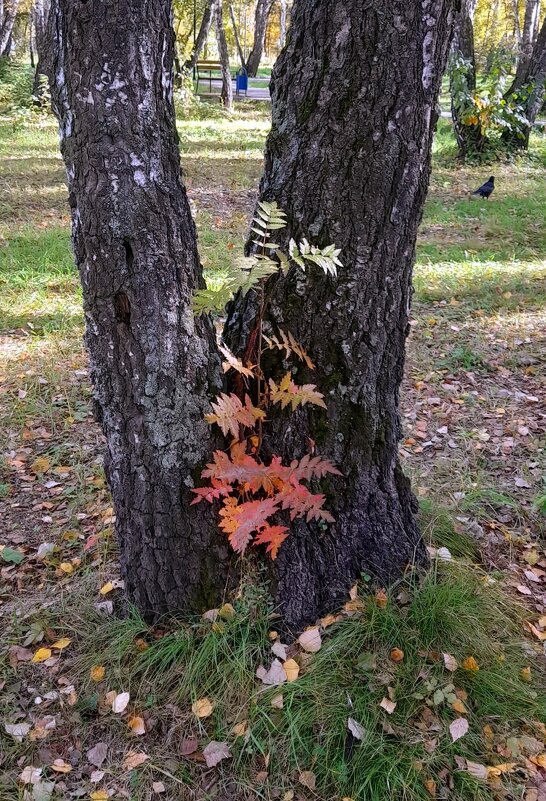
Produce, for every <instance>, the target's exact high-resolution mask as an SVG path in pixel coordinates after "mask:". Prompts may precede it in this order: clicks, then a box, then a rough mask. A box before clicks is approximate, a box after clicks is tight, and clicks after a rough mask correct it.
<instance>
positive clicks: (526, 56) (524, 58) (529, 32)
mask: <svg viewBox="0 0 546 801" xmlns="http://www.w3.org/2000/svg"><path fill="white" fill-rule="evenodd" d="M539 23H540V0H526V2H525V18H524V21H523V34H522V37H521V44H520V52H519V58H518V66H517V70H516V78H515V80H516V82H520V81H521V80H522V78H523V77H524V76H525V73H526V71H527V69H528V68H529V63H530V61H531V56H532V55H533V47H534V45H535V42H536V38H537V33H538V28H539Z"/></svg>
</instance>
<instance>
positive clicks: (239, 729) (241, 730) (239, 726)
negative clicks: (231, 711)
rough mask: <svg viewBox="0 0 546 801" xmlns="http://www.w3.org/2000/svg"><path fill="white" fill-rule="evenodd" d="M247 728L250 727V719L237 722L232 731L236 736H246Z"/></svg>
mask: <svg viewBox="0 0 546 801" xmlns="http://www.w3.org/2000/svg"><path fill="white" fill-rule="evenodd" d="M247 729H248V721H247V720H242V721H241V722H240V723H236V724H235V726H234V727H233V728H232V730H231V733H232V734H233V735H234V736H235V737H244V735H245V734H246V730H247Z"/></svg>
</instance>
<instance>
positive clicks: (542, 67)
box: [502, 19, 546, 150]
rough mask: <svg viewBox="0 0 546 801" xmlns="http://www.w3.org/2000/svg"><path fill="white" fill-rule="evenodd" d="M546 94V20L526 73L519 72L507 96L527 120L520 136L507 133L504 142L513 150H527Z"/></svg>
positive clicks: (512, 132) (511, 132)
mask: <svg viewBox="0 0 546 801" xmlns="http://www.w3.org/2000/svg"><path fill="white" fill-rule="evenodd" d="M545 93H546V19H545V20H544V21H543V23H542V26H541V28H540V32H539V34H538V36H537V39H536V41H535V45H534V47H533V51H532V53H531V58H530V60H529V63H528V65H527V69H526V70H525V71H524V72H520V71H519V70H518V74H517V75H516V77H515V79H514V82H513V84H512V86H511V87H510V89H509V90H508V92H507V93H506V95H505V99H506V100H507V101H508V102H509V103H510V102H514V101H515V102H517V103H518V104H519V105H520V106H521V108H522V110H523V113H524V115H525V116H526V118H527V126H526V127H525V130H524V131H523V132H522V133H521V134H518V133H517V132H515V131H507V132H506V133H505V134H503V137H502V138H503V141H504V143H505V144H506V145H507V147H508V148H509V149H511V150H527V149H528V148H529V137H530V136H531V131H532V130H533V126H534V124H535V122H536V119H537V116H538V113H539V111H540V109H541V107H542V104H543V102H544V96H545Z"/></svg>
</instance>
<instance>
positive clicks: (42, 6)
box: [31, 0, 49, 102]
mask: <svg viewBox="0 0 546 801" xmlns="http://www.w3.org/2000/svg"><path fill="white" fill-rule="evenodd" d="M31 13H32V21H33V24H34V40H35V43H36V52H37V53H38V63H37V64H36V70H35V72H34V82H33V84H32V95H33V97H35V98H36V100H37V101H38V102H40V100H41V99H42V95H43V91H42V85H41V81H40V76H42V75H44V76H45V75H47V72H48V70H47V58H48V53H47V49H48V44H49V42H48V36H47V17H48V14H49V0H35V2H34V6H33V8H32V12H31Z"/></svg>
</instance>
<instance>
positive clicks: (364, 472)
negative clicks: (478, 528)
mask: <svg viewBox="0 0 546 801" xmlns="http://www.w3.org/2000/svg"><path fill="white" fill-rule="evenodd" d="M454 7H455V2H454V0H420V2H416V3H408V2H406V0H387V2H385V0H296V2H295V4H294V8H293V12H292V23H291V28H290V36H289V40H288V45H287V47H286V49H285V50H284V51H283V53H282V54H281V55H280V57H279V59H278V61H277V64H276V66H275V68H274V72H273V77H272V113H273V120H272V130H271V133H270V135H269V138H268V141H267V147H266V159H265V174H264V177H263V179H262V183H261V187H260V195H261V197H262V198H264V199H266V200H276V201H277V202H278V204H279V206H280V207H281V208H282V209H284V210H285V211H286V212H287V214H288V220H289V227H288V229H286V230H283V231H281V232H279V233H280V236H279V241H282V243H283V244H285V245H286V243H287V241H288V239H289V238H290V237H291V236H293V237H294V238H296V240H298V239H299V238H301V237H303V236H307V237H309V238H310V240H311V241H314V242H315V243H316V244H318V245H321V246H324V245H327V244H330V243H335V244H336V246H337V247H340V248H341V249H342V254H341V259H342V261H343V263H344V268H343V269H341V270H340V271H339V278H338V280H337V281H333V280H330V279H326V278H325V277H324V275H323V274H322V273H321V272H320V271H319V270H313V269H312V268H310V269H308V271H307V274H306V275H304V274H303V273H302V272H301V271H300V270H298V269H292V270H291V271H290V273H289V274H288V276H287V277H281V278H275V279H272V280H270V282H269V284H268V288H267V291H268V295H269V298H270V305H269V309H268V312H267V315H266V320H265V325H266V329H267V330H269V331H276V330H278V329H279V328H282V329H285V330H290V331H291V332H292V333H293V334H294V336H295V337H296V339H298V340H300V342H302V343H303V345H304V346H305V347H306V349H307V350H308V352H309V354H310V356H311V358H312V359H313V361H314V362H315V364H316V365H317V370H316V372H315V373H311V374H308V373H307V372H306V370H304V369H300V370H299V371H298V374H297V376H296V380H297V382H298V383H304V382H307V381H311V382H315V381H316V383H317V384H318V387H319V389H320V390H321V391H322V392H323V393H324V395H325V400H326V402H327V405H328V409H327V412H323V411H322V410H320V409H318V410H317V409H309V408H308V407H304V408H303V409H299V410H298V411H297V412H296V413H295V414H294V415H293V416H291V418H290V419H289V421H288V423H287V420H286V417H283V418H279V419H277V420H272V421H271V424H270V425H271V433H270V435H269V437H268V439H267V441H266V442H265V448H266V450H267V449H268V450H269V452H270V453H279V454H281V455H282V456H283V457H284V458H285V459H286V460H288V461H289V460H290V459H292V458H294V457H300V456H302V455H303V454H304V453H306V452H308V451H309V450H310V449H312V448H313V447H314V446H315V444H316V447H317V450H318V452H319V453H321V454H322V455H324V456H326V457H328V458H331V459H332V460H333V461H334V462H335V463H336V464H337V465H338V466H339V468H340V469H341V470H342V472H343V474H344V475H343V477H341V478H337V477H328V479H327V480H323V481H322V482H321V489H322V490H323V491H324V492H325V493H326V495H327V498H328V504H327V505H328V508H329V509H330V510H331V511H332V513H333V515H334V516H335V518H336V522H335V523H334V524H333V525H331V526H329V527H325V526H321V525H318V524H306V523H303V522H301V521H295V522H294V523H292V524H291V529H292V533H291V535H290V537H289V538H288V539H287V541H286V542H285V543H284V544H283V546H282V548H281V551H280V554H279V557H278V559H277V561H276V563H275V575H276V581H277V588H276V596H277V604H278V608H279V611H280V612H281V613H282V615H283V617H284V619H285V621H286V624H287V625H288V626H289V627H292V628H293V629H294V630H297V629H300V628H301V627H302V626H303V625H305V624H307V623H310V622H313V621H314V620H316V618H317V617H318V616H319V615H321V614H323V613H325V612H327V611H331V610H332V609H333V608H335V607H336V605H337V604H339V603H340V602H341V601H342V600H343V599H344V598H345V597H346V593H347V591H348V589H349V587H350V585H351V583H352V582H353V581H354V580H355V579H357V578H358V577H359V576H360V575H361V573H362V572H364V573H369V574H370V575H372V576H373V577H374V578H375V580H376V581H377V582H379V583H381V584H383V583H386V582H388V581H391V580H393V579H395V578H397V577H399V576H400V575H401V574H402V573H403V572H404V570H405V568H406V566H407V565H408V564H410V563H414V562H416V563H418V564H424V563H425V562H426V552H425V548H424V545H423V542H422V540H421V537H420V534H419V531H418V528H417V525H416V522H415V511H416V502H415V500H414V497H413V495H412V493H411V490H410V485H409V481H408V480H407V478H406V477H405V476H404V475H403V473H402V470H401V467H400V464H399V459H398V441H399V439H400V436H401V427H400V420H399V414H398V392H399V387H400V382H401V380H402V374H403V368H404V350H405V339H406V335H407V331H408V318H409V307H410V298H411V274H412V267H413V262H414V254H415V240H416V235H417V226H418V223H419V221H420V218H421V213H422V208H423V204H424V200H425V196H426V191H427V187H428V180H429V174H430V155H431V146H432V138H433V129H434V125H435V108H436V102H437V97H438V93H439V89H440V84H441V79H442V74H443V70H444V67H445V63H446V57H447V52H448V48H449V42H450V35H451V30H452V24H453V11H454ZM294 76H297V80H295V79H294ZM255 318H256V306H255V303H253V302H252V300H251V299H247V300H243V299H240V298H239V299H237V300H236V302H235V303H233V304H232V306H231V308H230V309H229V317H228V321H227V324H226V328H225V332H224V336H225V339H226V340H227V342H228V344H229V345H230V346H231V347H232V349H233V350H235V351H236V352H238V353H239V354H242V353H246V355H247V357H249V358H250V359H252V352H251V348H249V342H251V341H252V333H253V329H254V326H255ZM268 359H272V357H271V356H269V355H268ZM268 369H272V370H275V369H277V370H278V372H279V373H281V372H282V371H283V370H284V369H285V365H281V364H275V362H274V361H270V362H269V363H268ZM266 430H267V427H266Z"/></svg>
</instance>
